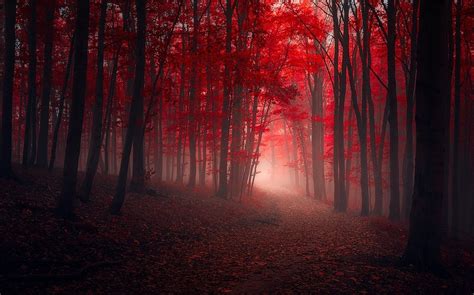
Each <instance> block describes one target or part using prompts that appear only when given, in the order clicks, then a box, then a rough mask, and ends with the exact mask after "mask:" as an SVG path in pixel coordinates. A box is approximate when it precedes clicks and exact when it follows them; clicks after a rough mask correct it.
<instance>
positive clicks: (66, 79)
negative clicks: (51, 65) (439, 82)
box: [48, 33, 76, 171]
mask: <svg viewBox="0 0 474 295" xmlns="http://www.w3.org/2000/svg"><path fill="white" fill-rule="evenodd" d="M75 35H76V33H74V36H73V37H72V38H71V44H70V45H69V55H68V59H67V64H66V71H65V76H64V82H63V87H62V89H61V97H60V99H59V107H58V116H57V118H56V122H55V123H54V130H53V141H52V143H51V156H50V157H49V167H48V168H49V170H50V171H51V170H53V168H54V162H55V160H56V148H57V145H58V137H59V128H60V127H61V121H62V117H63V112H64V101H65V99H66V92H67V86H68V84H69V76H70V75H71V65H72V58H73V55H74V40H75Z"/></svg>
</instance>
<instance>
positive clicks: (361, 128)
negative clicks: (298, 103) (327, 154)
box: [343, 4, 369, 216]
mask: <svg viewBox="0 0 474 295" xmlns="http://www.w3.org/2000/svg"><path fill="white" fill-rule="evenodd" d="M347 5H348V4H347ZM346 10H347V13H346V12H345V13H344V15H345V17H344V37H343V40H344V44H343V45H344V56H345V60H346V63H347V72H348V74H349V83H350V87H351V100H352V107H353V109H354V114H355V116H356V120H357V131H358V134H359V144H360V166H361V171H360V188H361V193H362V194H361V201H362V204H361V215H362V216H367V215H369V177H368V165H367V96H366V94H367V89H366V86H367V85H365V84H363V85H362V104H361V108H360V109H359V103H358V99H357V87H356V81H355V78H354V71H353V69H355V66H356V60H355V58H354V62H353V64H354V67H353V65H352V64H351V61H350V56H349V13H348V10H349V7H347V8H346V7H344V11H346ZM357 34H359V32H358V33H357ZM358 39H360V35H359V36H358ZM361 59H362V63H363V64H365V62H366V60H367V56H366V52H365V50H363V52H362V56H361ZM366 74H367V71H366V70H364V69H363V74H362V76H363V77H362V78H363V79H369V78H368V76H366ZM347 193H349V191H347Z"/></svg>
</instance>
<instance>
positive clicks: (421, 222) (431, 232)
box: [404, 0, 450, 270]
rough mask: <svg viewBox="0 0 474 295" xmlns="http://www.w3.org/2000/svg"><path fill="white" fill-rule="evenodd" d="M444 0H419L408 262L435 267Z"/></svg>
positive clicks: (444, 101)
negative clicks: (414, 154)
mask: <svg viewBox="0 0 474 295" xmlns="http://www.w3.org/2000/svg"><path fill="white" fill-rule="evenodd" d="M448 3H449V1H448V0H437V1H426V0H425V1H420V14H419V15H420V17H419V18H420V24H419V30H420V31H419V35H418V36H419V37H418V50H417V51H418V52H417V53H418V54H417V68H418V70H417V79H416V160H415V187H414V193H413V204H412V209H411V213H410V233H409V237H408V244H407V247H406V250H405V254H404V261H405V262H406V263H411V264H414V265H415V266H417V267H419V268H424V269H435V270H436V269H438V267H439V265H440V259H441V258H440V243H441V228H442V223H443V222H442V211H443V208H442V204H443V195H444V190H445V185H446V183H445V181H444V179H445V177H446V176H445V173H446V171H447V166H448V163H446V145H447V143H448V138H447V124H446V119H447V115H446V108H448V105H449V99H448V96H447V95H446V93H448V92H449V88H448V85H447V84H448V79H449V76H450V75H449V74H448V68H449V65H448V64H449V62H448V16H447V13H448V12H447V11H448V9H449V6H448Z"/></svg>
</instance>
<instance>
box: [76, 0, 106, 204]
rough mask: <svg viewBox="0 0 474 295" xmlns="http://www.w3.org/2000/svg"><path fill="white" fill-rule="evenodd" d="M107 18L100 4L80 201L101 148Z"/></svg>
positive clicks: (87, 189)
mask: <svg viewBox="0 0 474 295" xmlns="http://www.w3.org/2000/svg"><path fill="white" fill-rule="evenodd" d="M106 16H107V1H106V0H102V1H101V4H100V18H99V34H98V41H97V42H98V50H97V75H96V86H95V88H96V89H95V104H94V109H93V114H92V120H93V121H92V130H91V140H90V143H89V153H88V156H87V167H86V176H85V177H84V181H83V183H82V186H81V189H80V193H79V197H80V198H81V200H82V201H84V202H87V201H89V198H90V197H89V196H90V193H91V189H92V184H93V181H94V177H95V174H96V172H97V166H98V164H99V156H100V149H101V146H102V105H103V100H104V42H105V21H106Z"/></svg>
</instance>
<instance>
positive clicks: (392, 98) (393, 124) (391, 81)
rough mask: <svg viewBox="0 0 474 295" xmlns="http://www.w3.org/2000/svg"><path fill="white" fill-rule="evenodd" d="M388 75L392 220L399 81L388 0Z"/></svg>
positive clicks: (392, 213)
mask: <svg viewBox="0 0 474 295" xmlns="http://www.w3.org/2000/svg"><path fill="white" fill-rule="evenodd" d="M387 18H388V21H387V65H388V68H387V74H388V96H387V99H388V102H389V105H390V111H389V115H388V122H389V124H390V210H389V218H390V219H391V220H398V219H400V179H399V174H400V171H399V170H400V169H399V163H398V110H397V108H398V103H397V80H396V69H395V54H396V53H395V37H396V36H395V27H396V26H395V25H396V11H395V0H388V5H387Z"/></svg>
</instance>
